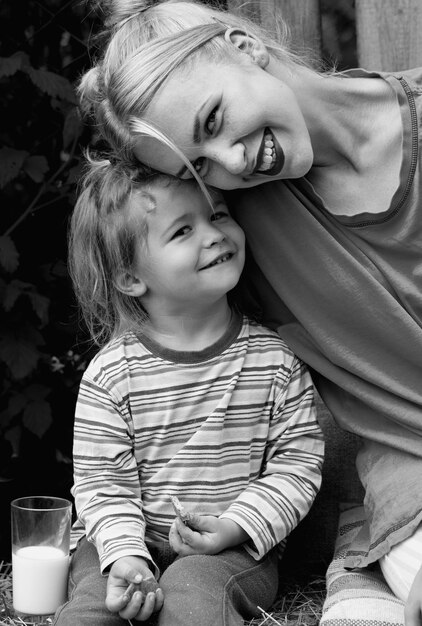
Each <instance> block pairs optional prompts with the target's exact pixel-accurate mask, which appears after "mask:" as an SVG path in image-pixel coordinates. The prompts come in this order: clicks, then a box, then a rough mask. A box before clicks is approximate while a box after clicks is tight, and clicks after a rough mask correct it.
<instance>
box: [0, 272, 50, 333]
mask: <svg viewBox="0 0 422 626" xmlns="http://www.w3.org/2000/svg"><path fill="white" fill-rule="evenodd" d="M20 296H25V297H26V298H28V300H29V302H30V303H31V307H32V309H33V311H34V313H35V314H36V315H37V316H38V319H39V320H40V322H41V323H42V324H43V325H44V324H46V323H47V322H48V308H49V306H50V299H49V298H46V297H45V296H43V295H41V294H40V293H38V292H37V288H36V287H35V286H34V285H32V284H31V283H25V282H24V281H22V280H12V281H11V282H10V283H9V284H8V285H7V286H6V288H5V289H4V293H3V308H4V310H5V311H6V312H10V311H11V310H12V309H13V307H14V306H15V304H16V301H17V299H18V298H19V297H20Z"/></svg>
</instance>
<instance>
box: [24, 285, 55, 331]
mask: <svg viewBox="0 0 422 626" xmlns="http://www.w3.org/2000/svg"><path fill="white" fill-rule="evenodd" d="M27 296H28V298H29V300H30V302H31V305H32V308H33V310H34V312H35V313H36V314H37V316H38V319H39V320H40V322H41V323H42V324H43V325H45V324H47V322H48V309H49V306H50V299H49V298H46V297H45V296H42V295H41V294H40V293H37V292H36V291H31V292H29V293H27Z"/></svg>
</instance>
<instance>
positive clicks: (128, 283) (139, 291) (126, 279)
mask: <svg viewBox="0 0 422 626" xmlns="http://www.w3.org/2000/svg"><path fill="white" fill-rule="evenodd" d="M114 283H115V285H116V287H117V289H118V290H119V291H121V292H122V293H124V294H126V295H127V296H132V297H134V298H139V297H140V296H143V295H145V293H146V291H147V286H146V283H145V282H144V281H143V280H142V278H140V277H139V276H135V275H134V274H131V273H130V272H121V274H118V275H117V276H116V279H115V281H114Z"/></svg>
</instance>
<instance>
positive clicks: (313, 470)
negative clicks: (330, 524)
mask: <svg viewBox="0 0 422 626" xmlns="http://www.w3.org/2000/svg"><path fill="white" fill-rule="evenodd" d="M273 394H274V401H273V406H272V415H271V420H270V423H269V430H268V436H267V441H266V446H265V458H264V462H263V464H262V469H261V473H260V475H259V476H258V477H257V478H256V479H255V480H253V481H251V482H250V483H249V484H248V486H247V487H246V489H244V491H243V492H242V493H241V494H240V495H239V496H238V497H237V498H236V500H235V501H234V502H233V503H232V504H231V505H230V506H229V507H228V508H227V510H226V511H224V512H223V513H222V514H221V515H220V518H222V519H231V520H232V521H234V522H236V523H238V524H239V526H240V527H241V528H243V530H244V531H245V532H246V533H247V534H248V536H249V537H250V541H248V542H247V543H246V544H245V548H246V549H247V550H248V552H250V553H251V554H252V555H253V556H254V557H255V558H257V559H260V558H262V557H263V556H264V555H265V554H266V553H267V552H268V551H269V550H271V549H272V548H273V547H275V546H276V545H277V544H279V543H280V542H281V541H282V540H283V539H285V538H286V537H287V536H288V535H289V534H290V532H291V531H292V530H293V528H295V527H296V526H297V524H298V523H299V522H300V520H301V519H303V517H304V516H305V515H306V514H307V513H308V511H309V509H310V507H311V505H312V503H313V501H314V498H315V496H316V494H317V491H318V489H319V487H320V484H321V468H322V462H323V455H324V441H323V435H322V431H321V428H320V427H319V424H318V422H317V416H316V409H315V403H314V387H313V384H312V380H311V377H310V374H309V372H308V370H307V368H306V366H305V365H304V364H303V363H302V362H301V361H300V360H299V359H298V358H297V357H294V356H293V355H292V358H291V360H290V362H289V361H287V362H286V360H285V361H284V363H283V366H282V367H281V368H280V369H279V371H278V373H277V376H276V377H275V379H274V382H273Z"/></svg>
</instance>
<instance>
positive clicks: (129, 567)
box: [106, 556, 164, 622]
mask: <svg viewBox="0 0 422 626" xmlns="http://www.w3.org/2000/svg"><path fill="white" fill-rule="evenodd" d="M163 601H164V596H163V592H162V590H161V589H160V588H159V585H158V583H157V581H156V579H155V578H154V576H153V574H152V572H151V570H150V569H149V567H148V563H147V561H145V559H142V558H140V557H136V556H126V557H122V558H120V559H118V560H117V561H115V562H114V563H113V565H112V566H111V568H110V573H109V576H108V580H107V596H106V606H107V608H108V610H109V611H111V612H112V613H118V614H119V615H120V617H122V618H123V619H126V620H127V619H136V620H139V621H141V622H143V621H145V620H147V619H149V618H150V617H151V615H152V614H153V613H154V612H156V611H159V610H160V609H161V607H162V606H163Z"/></svg>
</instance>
